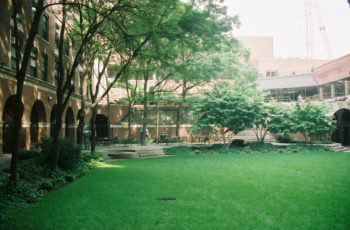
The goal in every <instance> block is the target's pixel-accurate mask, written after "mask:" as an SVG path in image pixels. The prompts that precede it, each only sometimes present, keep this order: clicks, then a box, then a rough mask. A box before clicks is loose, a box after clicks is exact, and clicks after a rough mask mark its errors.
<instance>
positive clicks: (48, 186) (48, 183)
mask: <svg viewBox="0 0 350 230" xmlns="http://www.w3.org/2000/svg"><path fill="white" fill-rule="evenodd" d="M39 189H41V190H45V191H51V190H52V189H54V185H53V184H52V182H51V180H47V181H43V182H41V183H40V185H39Z"/></svg>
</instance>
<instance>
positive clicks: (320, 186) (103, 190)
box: [10, 150, 350, 229]
mask: <svg viewBox="0 0 350 230" xmlns="http://www.w3.org/2000/svg"><path fill="white" fill-rule="evenodd" d="M349 170H350V154H349V153H334V152H323V151H308V150H305V151H301V152H297V153H277V152H270V153H264V154H199V155H196V154H180V155H177V156H169V157H161V158H149V159H133V160H122V161H110V162H107V163H105V164H103V165H101V166H100V167H99V168H97V169H95V170H93V171H92V172H90V173H89V174H88V175H86V176H84V177H82V178H80V179H78V180H77V181H75V182H73V183H71V184H69V185H67V186H65V187H63V188H61V189H58V190H56V191H54V192H52V193H49V194H47V196H45V197H44V198H43V199H42V200H41V201H39V202H38V203H35V204H33V205H29V206H27V207H26V208H25V209H24V210H22V211H20V212H17V213H15V214H14V215H15V220H14V221H12V222H11V223H12V225H11V226H10V229H348V228H349V227H350V220H349V218H348V217H349V216H350V209H349V207H350V197H349V196H348V194H349V193H350V179H349V174H350V171H349Z"/></svg>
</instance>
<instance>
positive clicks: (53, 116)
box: [50, 105, 58, 137]
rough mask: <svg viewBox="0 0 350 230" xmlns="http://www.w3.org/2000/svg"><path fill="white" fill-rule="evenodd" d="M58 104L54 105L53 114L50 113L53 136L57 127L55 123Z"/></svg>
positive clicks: (51, 134)
mask: <svg viewBox="0 0 350 230" xmlns="http://www.w3.org/2000/svg"><path fill="white" fill-rule="evenodd" d="M57 107H58V106H57V105H54V106H53V107H52V110H51V115H50V137H53V133H54V129H55V123H56V119H57V110H58V108H57Z"/></svg>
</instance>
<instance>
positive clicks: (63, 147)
mask: <svg viewBox="0 0 350 230" xmlns="http://www.w3.org/2000/svg"><path fill="white" fill-rule="evenodd" d="M58 146H59V147H58V151H59V156H58V166H59V167H60V168H62V169H65V170H70V169H74V168H76V167H77V165H78V164H79V162H80V152H81V149H80V146H78V145H77V144H75V143H74V141H73V140H72V139H69V138H63V139H59V145H58ZM41 149H42V156H43V160H44V161H45V162H46V163H48V162H49V159H50V157H51V154H52V149H53V141H52V139H43V140H42V143H41Z"/></svg>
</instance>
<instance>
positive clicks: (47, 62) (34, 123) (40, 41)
mask: <svg viewBox="0 0 350 230" xmlns="http://www.w3.org/2000/svg"><path fill="white" fill-rule="evenodd" d="M11 3H12V2H11V1H6V0H1V1H0V5H1V7H0V21H1V23H0V86H1V87H0V113H1V114H0V155H1V154H2V153H7V152H9V151H10V150H9V149H10V146H11V143H12V138H11V135H12V131H13V129H12V127H13V119H14V116H13V113H14V97H15V96H14V95H15V93H16V90H17V89H16V79H15V70H14V69H15V66H16V64H15V63H16V53H15V45H14V43H15V39H14V36H13V32H12V31H13V28H14V23H13V21H12V19H11V12H12V5H11ZM18 3H19V4H20V6H19V8H20V11H19V14H18V16H17V21H18V32H19V43H20V46H21V47H22V48H21V49H22V51H23V47H24V44H23V43H24V42H25V40H26V37H27V34H28V31H29V28H30V21H31V18H32V17H33V12H34V11H35V3H33V2H32V1H18ZM53 10H54V8H53V7H50V8H48V9H47V10H46V11H45V13H43V15H42V17H41V21H40V24H39V31H38V34H37V36H36V38H35V41H34V47H33V49H32V52H31V56H30V62H29V66H28V70H27V76H26V79H25V82H24V90H23V98H22V100H23V103H24V114H23V120H22V121H23V124H22V130H21V134H20V146H19V147H20V149H29V148H30V147H31V146H33V145H34V144H35V143H37V142H38V140H40V139H41V138H42V137H48V136H50V135H51V129H52V127H53V126H52V123H53V121H54V120H55V117H56V113H55V102H56V86H55V85H56V84H57V82H56V78H55V76H57V73H58V48H57V47H58V33H59V28H60V21H59V20H58V19H57V18H56V16H55V14H54V13H53ZM65 53H66V55H65V57H64V59H65V64H66V65H70V64H71V61H72V59H73V58H72V57H73V55H74V50H73V49H72V48H71V47H70V46H69V45H67V44H66V45H65ZM79 74H80V73H77V74H76V76H78V77H75V79H74V85H76V86H79V87H75V91H74V93H73V95H72V96H71V99H70V101H69V103H68V106H67V108H66V109H65V111H64V116H63V127H62V132H61V134H60V135H61V137H70V138H72V139H75V138H76V127H77V113H78V110H79V108H80V100H81V92H82V81H81V77H80V75H79Z"/></svg>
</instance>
